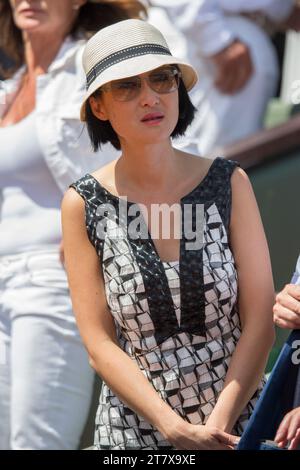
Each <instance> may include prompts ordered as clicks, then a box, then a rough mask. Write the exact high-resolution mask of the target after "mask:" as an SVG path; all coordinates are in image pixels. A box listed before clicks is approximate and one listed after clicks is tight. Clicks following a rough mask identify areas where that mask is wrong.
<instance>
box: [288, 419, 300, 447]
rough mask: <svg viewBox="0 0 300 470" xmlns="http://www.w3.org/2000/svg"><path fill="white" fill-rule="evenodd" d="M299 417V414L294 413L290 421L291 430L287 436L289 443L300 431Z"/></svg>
mask: <svg viewBox="0 0 300 470" xmlns="http://www.w3.org/2000/svg"><path fill="white" fill-rule="evenodd" d="M297 415H298V413H293V415H292V418H291V420H290V423H289V430H288V434H287V439H288V441H290V440H291V439H294V437H295V436H296V434H297V431H298V430H299V429H300V418H299V416H297Z"/></svg>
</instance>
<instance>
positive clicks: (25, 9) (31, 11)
mask: <svg viewBox="0 0 300 470" xmlns="http://www.w3.org/2000/svg"><path fill="white" fill-rule="evenodd" d="M20 13H41V10H38V9H37V8H23V10H20Z"/></svg>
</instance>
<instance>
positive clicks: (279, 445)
mask: <svg viewBox="0 0 300 470" xmlns="http://www.w3.org/2000/svg"><path fill="white" fill-rule="evenodd" d="M276 442H277V441H276ZM277 444H278V447H280V448H281V449H284V448H285V447H287V444H288V441H287V439H284V440H283V441H280V442H277Z"/></svg>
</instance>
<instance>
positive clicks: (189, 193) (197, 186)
mask: <svg viewBox="0 0 300 470" xmlns="http://www.w3.org/2000/svg"><path fill="white" fill-rule="evenodd" d="M220 159H221V157H217V158H215V159H214V160H213V162H212V164H211V165H210V167H209V169H208V170H207V172H206V174H205V176H204V177H203V178H202V180H201V181H200V183H198V184H197V185H196V186H194V188H193V189H191V191H189V192H188V193H187V194H185V195H184V196H182V197H181V198H180V200H179V201H180V202H181V201H183V200H184V199H186V198H187V197H190V196H191V195H192V194H193V193H194V192H196V190H197V189H198V188H199V187H201V186H202V185H203V184H204V183H205V182H206V180H207V178H208V177H209V175H210V172H211V170H212V169H213V167H214V165H215V163H216V162H217V161H218V160H220ZM86 176H90V177H92V178H93V180H95V181H96V182H97V183H98V186H100V188H101V189H103V190H104V191H105V192H106V193H107V194H109V196H111V197H113V198H114V199H118V200H121V201H125V199H124V198H122V197H120V196H117V195H116V194H113V193H112V192H110V191H109V190H108V189H106V188H105V186H103V185H102V183H100V181H99V180H98V179H97V178H95V176H93V175H92V174H91V173H86ZM126 202H127V204H130V205H134V204H139V203H138V202H132V201H128V200H126Z"/></svg>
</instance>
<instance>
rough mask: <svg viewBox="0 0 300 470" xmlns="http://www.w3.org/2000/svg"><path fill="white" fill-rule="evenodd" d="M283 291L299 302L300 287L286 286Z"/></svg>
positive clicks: (294, 285)
mask: <svg viewBox="0 0 300 470" xmlns="http://www.w3.org/2000/svg"><path fill="white" fill-rule="evenodd" d="M283 291H284V292H286V293H287V294H288V295H290V296H292V297H294V298H295V299H296V300H299V301H300V285H296V284H287V285H286V286H285V288H284V289H283ZM279 294H280V293H279ZM279 294H278V295H279Z"/></svg>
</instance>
